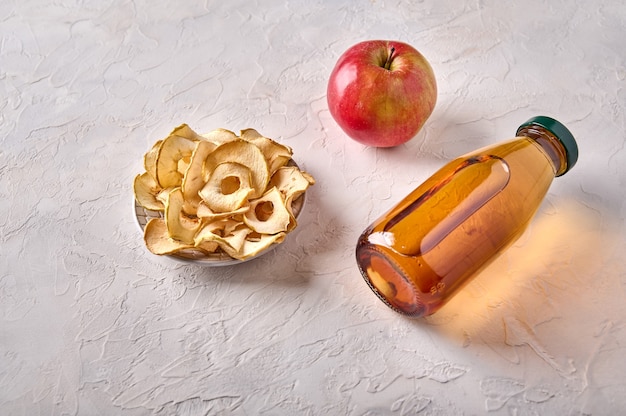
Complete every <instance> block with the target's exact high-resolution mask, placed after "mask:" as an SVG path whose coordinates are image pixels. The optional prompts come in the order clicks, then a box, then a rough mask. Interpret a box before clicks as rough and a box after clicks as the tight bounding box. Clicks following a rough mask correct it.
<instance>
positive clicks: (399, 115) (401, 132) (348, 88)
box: [327, 40, 437, 147]
mask: <svg viewBox="0 0 626 416" xmlns="http://www.w3.org/2000/svg"><path fill="white" fill-rule="evenodd" d="M327 100H328V108H329V109H330V114H331V115H332V116H333V118H334V119H335V121H337V124H339V126H340V127H341V128H342V129H343V130H344V131H345V132H346V134H347V135H348V136H350V137H351V138H353V139H354V140H356V141H358V142H360V143H363V144H366V145H369V146H376V147H392V146H397V145H399V144H402V143H405V142H406V141H408V140H410V139H411V138H413V137H414V136H415V135H416V134H417V132H418V131H419V130H420V129H421V128H422V126H423V125H424V123H425V122H426V119H428V117H429V116H430V115H431V113H432V112H433V109H434V107H435V102H436V101H437V83H436V81H435V75H434V73H433V70H432V68H431V67H430V64H429V63H428V61H427V60H426V59H425V58H424V57H423V56H422V54H420V53H419V52H418V51H417V50H416V49H415V48H413V47H412V46H410V45H407V44H406V43H402V42H396V41H385V40H371V41H365V42H361V43H358V44H356V45H354V46H352V47H351V48H350V49H348V50H347V51H346V52H344V54H343V55H341V57H340V58H339V60H338V61H337V64H336V65H335V68H334V69H333V72H332V73H331V74H330V79H329V81H328V91H327Z"/></svg>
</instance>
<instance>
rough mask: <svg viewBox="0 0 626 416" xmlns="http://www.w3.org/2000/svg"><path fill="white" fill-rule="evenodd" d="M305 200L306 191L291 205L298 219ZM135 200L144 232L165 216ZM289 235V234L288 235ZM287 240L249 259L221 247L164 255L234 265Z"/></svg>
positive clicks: (197, 261)
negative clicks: (153, 220)
mask: <svg viewBox="0 0 626 416" xmlns="http://www.w3.org/2000/svg"><path fill="white" fill-rule="evenodd" d="M288 165H290V166H296V167H298V166H297V165H296V164H295V162H293V161H290V162H289V163H288ZM305 201H306V191H305V192H304V193H303V194H302V195H300V196H298V197H297V198H296V199H294V200H293V202H292V205H291V207H292V210H293V215H294V217H295V218H296V220H297V219H298V217H299V216H300V213H301V212H302V210H303V208H304V203H305ZM133 202H134V215H135V218H136V220H137V224H138V225H139V228H140V229H141V231H142V233H143V231H144V229H145V228H146V224H147V223H148V221H150V220H151V219H152V218H163V213H162V212H160V211H152V210H149V209H146V208H144V207H142V206H141V205H140V204H139V203H138V202H137V200H136V199H135V198H134V196H133ZM288 236H289V234H287V237H288ZM285 241H286V239H285V240H283V241H282V242H280V243H273V244H271V245H270V246H268V247H267V248H266V249H264V250H262V251H260V252H259V253H257V254H256V255H254V256H252V257H249V258H247V259H244V260H239V259H235V258H233V257H230V256H229V255H228V254H226V253H225V252H223V251H222V250H221V249H218V250H217V251H216V252H214V253H206V252H204V251H202V250H198V249H185V250H181V251H178V252H176V253H174V254H165V255H163V256H165V257H170V258H172V259H174V260H178V261H182V262H186V263H194V264H200V265H203V266H210V267H219V266H232V265H237V264H241V263H245V262H247V261H250V260H254V259H256V258H258V257H260V256H262V255H264V254H267V253H269V252H270V251H272V250H273V249H274V248H276V246H278V245H280V244H283V243H284V242H285Z"/></svg>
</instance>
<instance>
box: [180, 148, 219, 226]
mask: <svg viewBox="0 0 626 416" xmlns="http://www.w3.org/2000/svg"><path fill="white" fill-rule="evenodd" d="M216 147H217V146H216V145H215V144H214V143H211V142H209V141H206V140H200V141H198V142H197V143H196V148H195V149H194V150H193V153H192V154H191V161H190V163H189V167H188V168H187V170H186V171H185V176H184V177H183V181H182V184H181V187H182V190H183V198H184V200H185V202H184V205H183V211H184V212H186V213H187V214H189V215H196V214H197V210H198V204H199V203H200V201H201V198H200V195H199V194H198V192H199V191H200V190H201V189H202V188H203V187H204V184H205V181H204V179H203V177H202V170H203V169H204V161H205V159H206V158H207V156H208V155H209V154H210V153H211V152H212V151H213V150H214V149H215V148H216Z"/></svg>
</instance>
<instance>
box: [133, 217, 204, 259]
mask: <svg viewBox="0 0 626 416" xmlns="http://www.w3.org/2000/svg"><path fill="white" fill-rule="evenodd" d="M143 238H144V241H145V242H146V247H147V248H148V250H150V252H151V253H153V254H158V255H163V254H175V253H178V252H180V251H181V250H185V249H188V248H192V247H193V244H184V243H181V242H180V241H177V240H174V239H172V238H170V236H169V234H168V232H167V225H166V224H165V221H164V220H163V218H152V219H151V220H150V221H148V223H147V224H146V228H145V230H144V234H143Z"/></svg>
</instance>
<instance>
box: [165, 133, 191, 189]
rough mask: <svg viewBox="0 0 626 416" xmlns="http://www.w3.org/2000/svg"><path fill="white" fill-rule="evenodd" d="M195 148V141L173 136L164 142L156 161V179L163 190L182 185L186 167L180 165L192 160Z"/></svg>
mask: <svg viewBox="0 0 626 416" xmlns="http://www.w3.org/2000/svg"><path fill="white" fill-rule="evenodd" d="M195 148H196V142H195V141H194V140H191V139H188V138H185V137H182V136H176V135H172V136H169V137H167V138H166V139H165V140H163V143H162V144H161V146H160V147H159V152H158V154H157V160H156V179H157V182H158V183H159V185H160V186H161V187H162V188H170V187H174V186H180V185H181V183H182V181H183V174H184V173H185V171H184V168H185V167H184V166H179V163H180V162H181V160H183V159H185V158H188V159H190V158H191V155H192V153H193V150H194V149H195Z"/></svg>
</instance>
